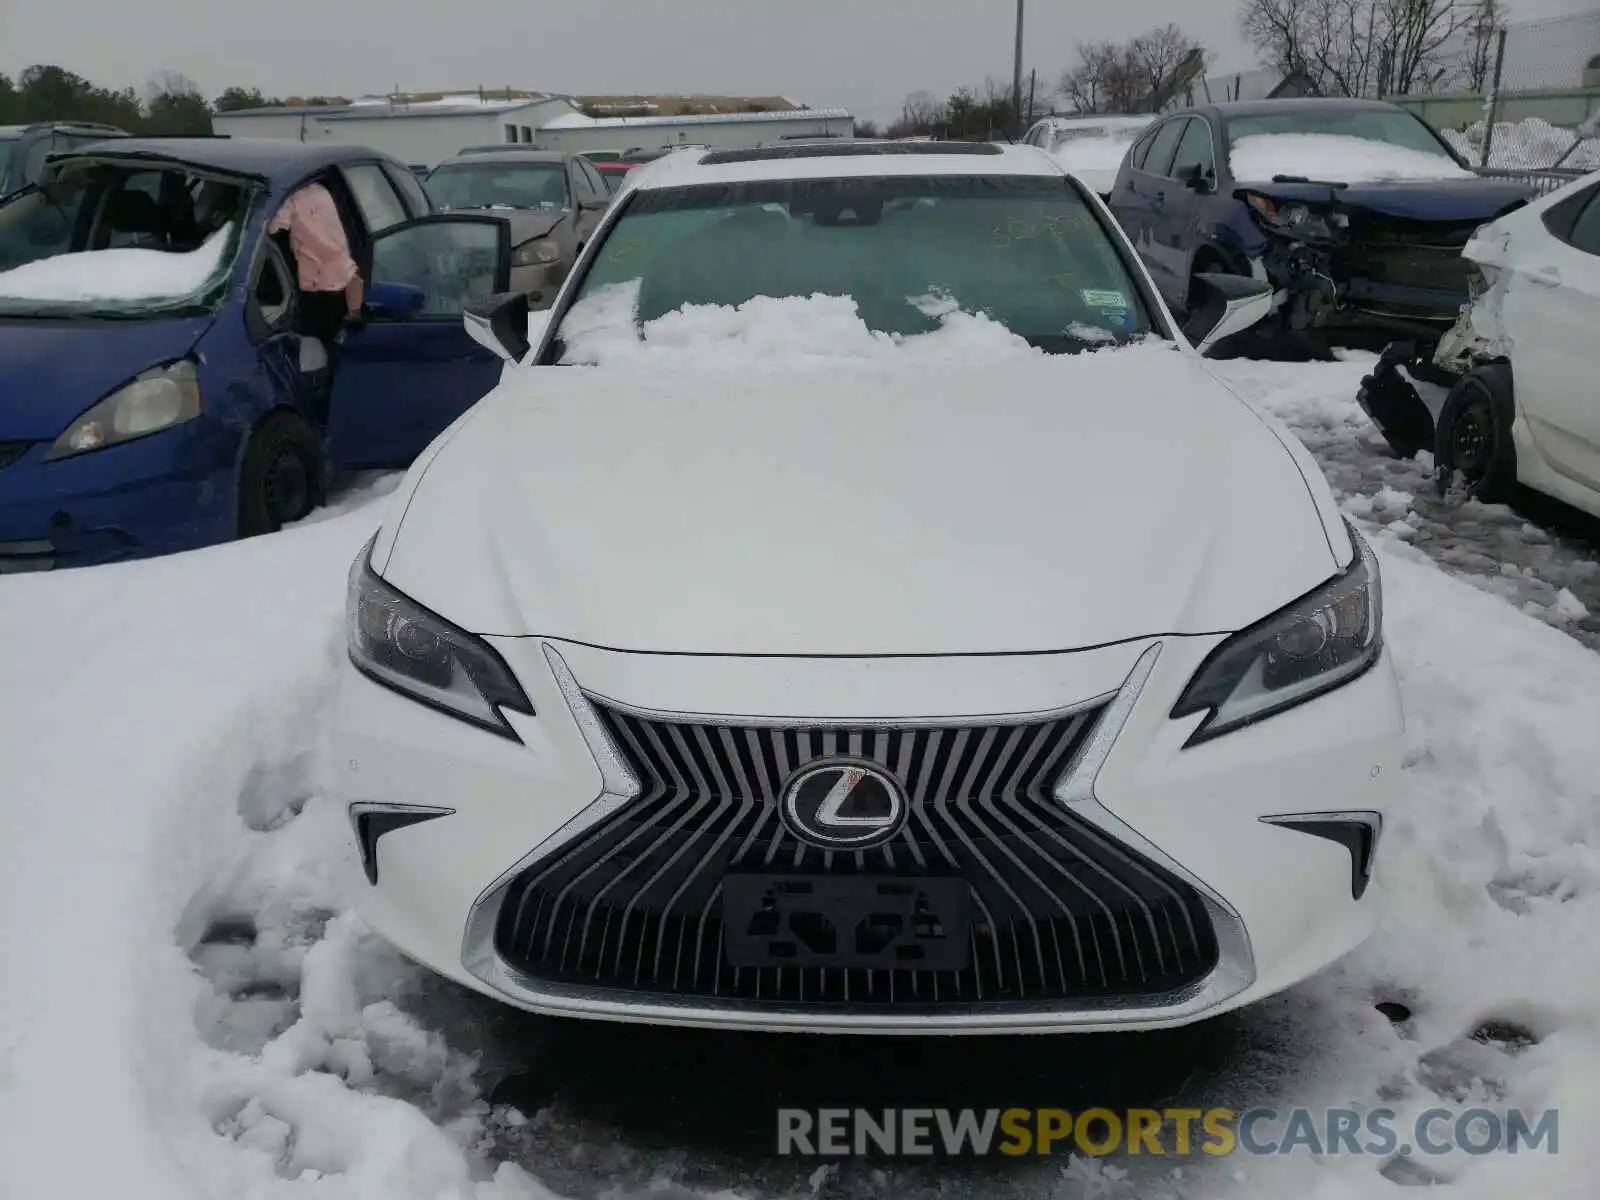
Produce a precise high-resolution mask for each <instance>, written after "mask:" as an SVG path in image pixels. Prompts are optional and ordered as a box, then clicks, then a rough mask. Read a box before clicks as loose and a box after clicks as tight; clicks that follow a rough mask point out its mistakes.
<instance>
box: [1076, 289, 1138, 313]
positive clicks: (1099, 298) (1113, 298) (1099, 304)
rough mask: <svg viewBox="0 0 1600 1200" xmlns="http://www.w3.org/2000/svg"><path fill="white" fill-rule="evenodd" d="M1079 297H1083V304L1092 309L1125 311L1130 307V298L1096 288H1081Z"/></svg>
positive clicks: (1119, 293)
mask: <svg viewBox="0 0 1600 1200" xmlns="http://www.w3.org/2000/svg"><path fill="white" fill-rule="evenodd" d="M1078 295H1080V296H1082V297H1083V302H1084V303H1085V304H1087V305H1088V306H1089V307H1090V308H1102V309H1125V308H1127V307H1128V298H1127V297H1126V296H1124V295H1123V294H1122V293H1121V292H1106V291H1100V290H1098V289H1096V288H1080V289H1079V291H1078Z"/></svg>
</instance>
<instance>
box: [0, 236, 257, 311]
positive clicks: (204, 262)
mask: <svg viewBox="0 0 1600 1200" xmlns="http://www.w3.org/2000/svg"><path fill="white" fill-rule="evenodd" d="M232 240H233V225H232V224H228V225H224V226H223V227H222V228H221V229H219V230H217V232H216V233H214V234H212V235H211V236H210V237H209V238H207V239H206V240H205V242H203V243H202V244H201V245H200V247H199V248H198V249H195V250H191V251H189V252H188V253H183V254H175V253H171V252H168V251H165V250H142V249H135V248H131V247H130V248H122V249H116V250H83V251H78V252H76V253H72V254H58V255H56V256H55V257H54V258H45V259H40V260H39V261H38V262H31V263H24V264H23V265H22V266H20V267H13V268H12V269H11V270H9V271H0V299H6V300H45V301H51V302H68V303H70V302H74V301H77V302H84V301H106V300H110V301H121V302H129V301H134V302H142V301H162V300H181V299H183V298H184V297H185V296H191V295H193V294H194V293H195V292H197V291H199V290H200V289H201V288H202V287H204V286H205V284H206V281H207V280H209V279H210V278H211V277H212V276H213V275H215V274H216V273H217V270H218V268H220V267H221V266H222V261H223V255H224V254H225V253H226V252H227V249H228V246H229V245H230V244H231V243H232Z"/></svg>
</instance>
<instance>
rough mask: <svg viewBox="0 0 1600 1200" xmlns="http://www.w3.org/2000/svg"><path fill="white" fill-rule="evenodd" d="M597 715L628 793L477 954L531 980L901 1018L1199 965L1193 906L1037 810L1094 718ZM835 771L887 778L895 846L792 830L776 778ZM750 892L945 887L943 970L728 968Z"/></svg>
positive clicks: (1207, 946)
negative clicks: (803, 723) (949, 934)
mask: <svg viewBox="0 0 1600 1200" xmlns="http://www.w3.org/2000/svg"><path fill="white" fill-rule="evenodd" d="M594 707H595V710H596V713H597V715H598V717H599V719H600V721H601V723H602V725H603V726H604V728H605V729H606V731H607V733H608V734H609V735H610V737H611V738H612V740H613V741H614V743H615V745H616V746H617V748H618V750H619V751H620V752H621V753H622V754H623V755H624V756H625V757H626V758H627V759H628V760H629V762H630V764H631V765H632V767H633V769H634V772H635V774H636V775H637V776H638V779H639V782H640V785H641V790H640V792H639V795H638V797H637V798H636V799H634V800H633V801H631V802H629V803H627V804H625V805H624V806H623V807H622V808H620V809H619V810H618V811H616V812H615V813H613V814H611V815H610V816H609V817H607V818H606V819H604V820H603V821H601V822H599V823H598V824H596V825H595V826H593V827H592V828H590V829H588V830H587V831H585V832H583V833H582V834H580V835H578V836H577V837H576V838H575V839H574V840H573V841H572V842H570V843H568V844H566V845H564V846H561V847H559V848H557V849H556V850H554V851H553V852H552V853H550V854H549V855H547V856H545V857H543V858H542V859H540V860H539V861H537V862H535V863H534V864H533V865H531V866H529V867H528V868H526V869H525V870H524V871H523V872H521V874H519V875H518V876H517V877H516V878H515V879H514V880H512V882H511V883H510V884H509V886H508V888H507V890H506V894H505V898H504V903H503V904H502V905H501V906H500V910H499V917H498V921H497V924H496V928H495V948H496V951H497V952H498V954H499V955H500V956H501V957H502V958H503V959H504V960H505V962H506V963H507V965H508V966H510V967H511V968H513V969H514V970H516V971H518V972H520V973H522V974H524V975H525V976H528V977H530V978H532V979H535V980H540V981H545V982H549V983H553V984H563V985H575V986H584V987H588V988H600V989H617V990H619V991H624V992H628V993H633V994H650V995H656V996H671V997H698V998H701V999H703V1000H706V1001H710V1002H722V1003H728V1004H734V1005H737V1006H741V1007H750V1006H755V1007H759V1006H761V1005H763V1004H779V1005H783V1006H786V1007H790V1006H794V1005H801V1006H809V1005H820V1006H825V1007H827V1008H828V1009H830V1010H840V1009H869V1010H877V1009H881V1008H883V1007H885V1006H893V1007H894V1008H895V1009H896V1010H899V1011H917V1010H933V1009H943V1008H951V1007H960V1006H966V1005H985V1006H988V1005H995V1004H999V1005H1006V1004H1012V1005H1018V1004H1021V1005H1028V1006H1034V1005H1038V1004H1041V1003H1044V1004H1049V1003H1052V1002H1059V1003H1060V1004H1062V1005H1063V1006H1071V1005H1072V1004H1073V1003H1074V1002H1085V1001H1087V1002H1091V1003H1093V1002H1114V1003H1120V1002H1123V1001H1126V1002H1127V1003H1137V1002H1139V1001H1140V1000H1147V1001H1148V1000H1151V999H1152V998H1157V999H1158V998H1160V997H1165V996H1169V995H1171V994H1173V993H1175V992H1178V991H1179V990H1181V989H1183V988H1186V987H1188V986H1190V985H1192V984H1194V983H1196V982H1197V981H1198V980H1200V979H1202V978H1203V977H1204V976H1206V975H1207V974H1208V973H1209V972H1210V971H1211V969H1212V968H1213V967H1214V966H1215V965H1216V963H1217V959H1218V945H1217V938H1216V934H1215V931H1214V929H1213V927H1212V924H1211V920H1210V917H1209V916H1208V913H1207V910H1206V908H1205V906H1204V904H1203V902H1202V900H1201V898H1200V896H1199V894H1198V893H1197V892H1196V891H1195V890H1194V889H1193V888H1191V887H1190V886H1189V885H1188V884H1187V883H1185V882H1184V881H1182V880H1181V879H1179V878H1178V877H1176V876H1175V875H1173V874H1172V873H1171V872H1169V871H1167V870H1165V869H1164V868H1163V867H1161V866H1159V865H1157V864H1156V863H1154V862H1151V861H1150V860H1148V859H1147V858H1144V857H1142V856H1141V855H1139V854H1137V853H1135V852H1134V851H1132V850H1131V849H1129V848H1128V847H1126V846H1124V845H1122V844H1121V843H1119V842H1117V841H1115V840H1114V839H1112V838H1110V837H1108V836H1107V835H1106V834H1105V833H1103V832H1102V831H1100V830H1099V829H1098V828H1097V827H1095V826H1094V825H1092V824H1091V823H1089V822H1088V821H1086V820H1084V819H1082V818H1080V817H1078V816H1077V815H1076V814H1074V813H1073V812H1072V811H1070V810H1069V809H1068V808H1067V807H1065V806H1063V805H1062V804H1061V803H1060V802H1059V801H1058V800H1056V799H1055V797H1054V796H1053V794H1052V791H1053V789H1054V786H1055V784H1056V782H1057V781H1058V780H1059V779H1060V778H1061V776H1062V774H1063V773H1064V772H1065V771H1067V770H1068V769H1069V768H1070V767H1071V765H1072V762H1073V759H1074V756H1075V755H1076V754H1077V753H1078V752H1079V751H1080V750H1081V749H1082V747H1083V745H1084V743H1085V742H1086V740H1087V739H1088V737H1089V735H1090V733H1091V732H1092V731H1093V729H1094V726H1095V723H1096V721H1097V720H1098V718H1099V717H1100V715H1101V713H1102V712H1103V711H1104V709H1103V708H1101V707H1095V708H1091V709H1088V710H1084V711H1078V712H1074V713H1071V714H1069V715H1064V716H1058V717H1052V718H1049V719H1041V720H1034V721H1027V722H1019V723H1013V724H997V725H984V726H950V727H942V728H920V727H919V728H875V727H862V728H839V727H823V728H789V727H784V728H769V727H763V726H755V725H750V726H739V725H721V724H697V723H690V722H680V721H676V720H664V719H658V718H654V717H641V716H637V715H633V714H630V713H626V712H622V711H619V710H617V709H614V708H610V707H607V706H604V705H602V704H600V703H598V702H594ZM832 757H842V758H848V759H853V760H856V761H858V762H865V763H870V764H873V765H875V766H876V767H878V768H879V769H880V770H881V771H883V772H884V773H886V774H887V775H889V776H890V777H892V778H893V779H894V780H896V781H898V783H899V785H900V786H901V788H902V789H903V790H904V794H905V798H906V802H907V807H908V815H907V818H906V822H905V824H904V826H903V827H902V828H901V829H900V830H899V832H898V833H897V834H896V835H895V836H894V837H893V839H892V840H890V841H889V842H887V843H885V844H883V845H879V846H876V847H874V848H871V849H866V850H844V851H839V850H832V851H830V850H824V849H820V848H818V847H816V846H814V845H812V844H809V843H808V842H806V841H802V840H801V839H800V838H799V837H798V836H796V834H795V833H793V832H792V831H791V830H790V828H789V826H788V824H786V822H785V821H784V819H783V817H782V816H781V814H780V797H781V795H782V791H783V788H784V785H785V783H786V781H787V780H789V779H790V778H791V777H792V776H794V775H795V773H796V772H798V771H800V770H801V769H802V768H804V767H805V766H807V764H810V763H812V762H814V761H816V760H819V759H828V758H832ZM752 878H753V879H755V880H756V882H757V884H758V885H759V884H760V882H761V880H763V879H768V878H770V879H773V880H776V881H778V882H777V883H776V884H775V885H774V889H773V890H780V891H781V890H783V889H789V890H791V891H792V890H794V889H795V888H796V887H797V886H798V887H799V889H800V890H802V891H804V890H806V889H807V888H808V887H809V886H810V884H809V883H808V882H807V881H812V882H815V881H821V883H820V884H818V886H819V887H826V886H828V884H827V881H829V880H833V881H838V880H840V879H841V878H845V879H846V882H845V883H835V884H834V885H832V886H833V890H834V891H835V892H837V893H839V894H840V895H842V896H846V897H849V896H856V895H858V894H861V893H862V892H863V887H865V889H866V891H868V892H871V891H872V890H873V889H874V888H876V890H877V891H879V892H883V893H890V892H901V893H915V892H916V891H917V890H918V888H919V887H922V886H926V887H927V888H929V889H932V888H935V887H938V888H942V889H943V894H944V895H945V896H947V897H948V896H949V895H950V894H951V893H952V891H953V892H955V893H959V895H958V896H957V899H958V900H959V901H960V908H961V911H962V919H961V924H962V928H960V929H958V930H955V931H953V932H955V933H956V934H957V935H958V936H959V937H961V938H962V939H964V940H965V942H966V945H965V946H961V947H958V948H959V949H960V951H961V953H960V955H959V959H960V962H959V964H957V965H949V955H944V956H942V957H940V958H939V959H938V960H937V961H936V962H934V965H931V966H926V967H916V966H903V965H893V964H889V963H884V964H880V965H876V966H862V965H859V960H852V961H853V962H856V964H857V965H842V966H805V965H801V966H787V967H786V966H782V965H754V966H752V965H747V964H741V965H731V964H730V963H729V962H728V958H729V955H728V953H727V943H728V941H729V932H730V931H729V930H728V929H727V928H725V926H726V921H727V915H728V914H727V911H726V907H727V904H728V901H729V897H730V896H735V895H739V894H744V895H749V894H750V888H749V882H750V880H751V879H752ZM796 881H799V883H798V884H797V883H796ZM735 884H737V885H738V886H737V887H735V886H734V885H735ZM756 890H757V891H758V892H759V891H760V887H759V886H758V887H757V889H756ZM836 900H837V897H836ZM890 900H893V901H894V902H896V903H898V902H900V901H898V900H896V899H895V898H894V897H890ZM905 903H906V904H907V905H908V906H909V905H910V901H909V900H907V901H905ZM919 904H920V902H919ZM906 912H907V914H908V917H907V919H912V920H916V921H922V922H924V923H929V922H932V923H934V924H937V921H936V920H935V919H934V918H932V917H930V916H929V915H928V913H927V912H926V911H923V912H922V915H921V916H914V915H912V914H910V908H909V907H908V908H907V909H906ZM865 919H866V918H865V917H863V920H865ZM732 932H733V938H734V940H739V939H740V936H741V931H740V930H737V929H736V930H734V931H732Z"/></svg>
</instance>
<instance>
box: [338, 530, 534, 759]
mask: <svg viewBox="0 0 1600 1200" xmlns="http://www.w3.org/2000/svg"><path fill="white" fill-rule="evenodd" d="M375 541H377V535H376V534H374V535H373V538H372V540H371V541H369V542H367V544H366V545H365V546H363V547H362V548H361V553H360V554H358V555H357V556H356V560H355V562H354V563H353V564H352V565H351V567H350V589H349V592H348V594H347V600H346V605H345V624H346V633H347V638H348V642H349V648H350V661H351V662H352V663H354V664H355V667H356V669H357V670H358V671H360V672H361V673H362V674H363V675H365V676H366V677H367V678H369V679H371V680H372V681H373V682H375V683H381V684H382V685H383V686H384V687H387V688H391V689H393V690H394V691H397V692H399V693H400V694H401V695H403V696H408V697H410V698H411V699H413V700H416V701H419V702H420V703H422V704H426V705H428V706H429V707H430V708H435V709H438V710H439V711H440V712H443V713H448V714H449V715H450V716H453V717H457V718H459V719H460V720H463V721H466V722H468V723H469V724H472V725H476V726H478V727H479V728H480V729H486V730H488V731H489V732H490V733H497V734H499V735H500V736H501V737H506V738H510V739H511V740H512V741H514V742H520V741H521V740H522V739H521V738H519V737H518V736H517V734H516V731H515V730H514V729H512V728H511V725H510V724H509V723H508V722H507V721H506V719H505V717H504V715H503V714H502V713H501V711H500V710H501V709H503V708H509V709H511V710H513V711H515V712H519V713H523V714H525V715H526V716H530V717H531V716H533V715H534V711H533V704H532V703H531V702H530V701H529V700H528V697H527V695H526V694H525V693H524V692H523V690H522V686H521V685H520V684H519V683H518V682H517V679H516V676H515V675H513V674H512V673H511V668H509V667H508V666H506V664H505V660H504V659H502V658H501V657H500V656H499V655H498V654H496V653H495V651H494V648H493V647H491V646H490V645H488V643H486V642H484V641H483V640H482V639H481V638H478V637H476V636H474V635H473V634H470V633H468V632H467V631H466V630H464V629H458V628H457V627H456V626H454V625H452V624H450V622H448V621H446V620H445V619H444V618H443V617H441V616H438V615H437V614H435V613H431V612H429V611H428V610H427V609H425V608H423V607H422V605H420V604H418V603H417V602H416V601H415V600H412V599H411V598H410V597H409V596H406V595H404V594H403V593H401V592H399V591H397V590H396V589H394V588H392V587H390V586H389V585H388V584H387V583H385V582H384V581H383V580H381V579H379V578H378V576H377V574H376V572H374V571H373V569H372V562H371V559H372V546H373V542H375Z"/></svg>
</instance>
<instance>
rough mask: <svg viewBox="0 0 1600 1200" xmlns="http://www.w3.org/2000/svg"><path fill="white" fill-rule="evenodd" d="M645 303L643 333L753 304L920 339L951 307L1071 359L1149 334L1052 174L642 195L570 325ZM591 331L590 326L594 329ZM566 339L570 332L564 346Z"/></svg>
mask: <svg viewBox="0 0 1600 1200" xmlns="http://www.w3.org/2000/svg"><path fill="white" fill-rule="evenodd" d="M624 286H625V287H627V288H628V289H629V291H631V292H633V293H636V299H635V301H634V303H633V313H632V316H633V320H634V322H635V324H636V325H638V326H642V325H643V324H645V323H647V322H650V321H654V320H656V319H658V318H660V317H662V316H664V315H666V314H668V313H671V312H674V311H675V310H677V309H680V308H683V307H685V306H688V305H722V306H727V307H737V306H739V305H742V304H745V303H746V302H748V301H750V300H753V299H754V298H756V297H758V296H767V297H774V298H784V297H813V296H818V295H820V296H834V297H847V298H849V299H850V300H852V301H854V303H855V305H856V309H857V312H858V314H859V316H860V319H861V320H862V321H863V322H864V323H865V324H866V326H867V327H868V328H869V329H871V330H874V331H877V332H881V333H886V334H891V335H906V336H910V335H917V334H922V333H930V332H933V331H934V330H936V329H938V328H939V327H940V325H941V322H942V320H943V318H944V317H945V316H947V315H948V314H949V313H950V312H951V311H953V310H959V311H963V312H967V313H982V314H984V315H986V316H987V317H988V318H989V319H991V320H993V321H996V322H998V323H1000V324H1001V325H1003V326H1004V327H1005V328H1006V329H1008V330H1010V331H1011V332H1012V333H1014V334H1017V335H1019V336H1021V337H1022V338H1024V339H1026V340H1027V341H1028V342H1029V343H1030V344H1031V345H1033V346H1035V347H1038V348H1040V349H1044V350H1047V351H1051V352H1057V353H1070V352H1075V351H1078V350H1082V349H1087V348H1094V347H1097V346H1102V345H1105V344H1108V343H1115V342H1126V341H1131V340H1134V339H1137V338H1141V337H1143V336H1145V335H1146V334H1149V333H1151V332H1152V331H1153V330H1154V323H1153V322H1152V321H1151V318H1150V315H1149V312H1148V311H1147V309H1146V307H1145V303H1144V299H1143V297H1142V296H1141V295H1140V293H1139V290H1138V288H1137V287H1136V286H1135V284H1134V281H1133V278H1132V277H1131V276H1130V274H1129V273H1128V270H1127V268H1126V267H1125V266H1124V264H1123V262H1122V259H1121V258H1120V256H1119V255H1118V254H1117V252H1116V250H1115V248H1114V247H1113V245H1112V242H1111V239H1110V238H1109V237H1108V236H1107V233H1106V231H1105V229H1104V228H1103V227H1102V226H1101V224H1100V222H1099V220H1098V218H1097V217H1096V216H1095V215H1094V213H1092V212H1091V211H1090V210H1089V208H1088V206H1087V205H1085V203H1084V202H1083V201H1082V200H1081V199H1080V198H1079V196H1078V193H1077V192H1076V191H1075V190H1074V189H1073V188H1072V187H1071V186H1070V185H1069V184H1068V183H1067V181H1066V180H1064V179H1061V178H1059V177H1052V176H980V177H973V178H966V177H952V176H929V177H920V176H907V177H900V178H894V177H890V178H866V179H863V178H855V179H819V180H774V181H762V182H758V183H739V184H701V185H695V186H691V187H678V188H662V189H659V190H650V191H644V192H635V193H634V194H633V197H632V200H631V201H630V202H629V203H628V204H627V208H626V210H625V211H624V213H623V214H622V216H621V218H620V219H619V220H618V221H617V223H616V224H615V225H614V226H612V228H611V232H610V234H609V236H608V237H607V238H606V240H605V242H604V243H603V244H602V245H601V247H600V248H599V251H598V253H597V254H596V256H595V257H594V258H593V259H592V260H591V265H590V268H589V272H588V274H587V275H586V276H585V277H584V279H583V281H582V283H581V285H580V286H579V289H578V292H577V294H576V297H575V306H576V307H575V309H574V312H573V314H571V315H578V314H579V313H582V312H583V311H584V309H585V302H586V301H591V303H589V304H588V305H587V309H588V311H589V312H593V311H595V310H596V309H597V308H598V307H599V306H602V305H605V304H606V303H607V297H609V296H611V295H615V294H617V289H618V288H619V287H624ZM582 319H587V317H586V316H585V317H584V318H582ZM558 336H559V335H558Z"/></svg>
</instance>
